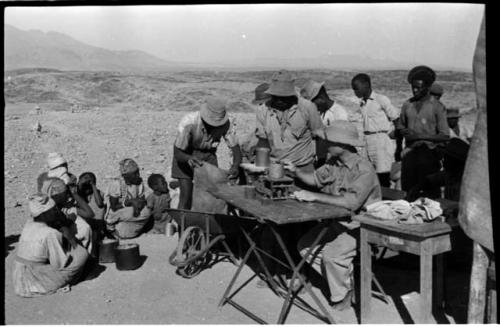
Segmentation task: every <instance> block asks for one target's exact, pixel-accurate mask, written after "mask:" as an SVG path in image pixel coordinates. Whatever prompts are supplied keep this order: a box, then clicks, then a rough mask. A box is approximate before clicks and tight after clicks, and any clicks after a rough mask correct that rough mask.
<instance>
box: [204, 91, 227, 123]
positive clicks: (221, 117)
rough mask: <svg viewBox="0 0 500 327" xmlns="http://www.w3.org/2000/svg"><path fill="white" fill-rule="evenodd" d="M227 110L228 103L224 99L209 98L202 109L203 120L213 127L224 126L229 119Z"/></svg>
mask: <svg viewBox="0 0 500 327" xmlns="http://www.w3.org/2000/svg"><path fill="white" fill-rule="evenodd" d="M226 108H227V101H226V100H224V99H223V98H221V97H216V96H211V97H208V98H207V99H206V101H205V103H204V104H202V105H201V108H200V115H201V119H203V120H204V121H205V122H206V123H207V124H209V125H211V126H222V125H224V124H225V123H226V122H227V121H228V119H229V117H228V115H227V111H226Z"/></svg>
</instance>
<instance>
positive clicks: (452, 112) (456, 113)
mask: <svg viewBox="0 0 500 327" xmlns="http://www.w3.org/2000/svg"><path fill="white" fill-rule="evenodd" d="M446 118H460V110H458V108H448V109H446Z"/></svg>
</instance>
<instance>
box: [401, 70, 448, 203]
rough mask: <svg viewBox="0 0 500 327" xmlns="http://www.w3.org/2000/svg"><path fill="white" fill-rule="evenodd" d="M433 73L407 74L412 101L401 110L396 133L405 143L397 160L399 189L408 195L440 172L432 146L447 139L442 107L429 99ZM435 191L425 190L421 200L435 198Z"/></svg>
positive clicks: (436, 189) (415, 72)
mask: <svg viewBox="0 0 500 327" xmlns="http://www.w3.org/2000/svg"><path fill="white" fill-rule="evenodd" d="M435 79H436V73H435V72H434V71H433V70H432V69H431V68H429V67H427V66H416V67H414V68H413V69H411V70H410V72H409V73H408V83H409V84H410V85H411V89H412V92H413V97H412V98H410V99H409V100H407V101H406V102H405V103H404V104H403V107H402V108H401V115H400V119H399V121H398V125H397V129H398V130H400V132H401V134H402V136H403V137H404V139H405V149H404V150H403V152H402V160H401V188H402V189H403V191H405V192H407V193H408V192H409V191H410V189H411V188H412V187H414V186H415V185H417V184H419V183H421V182H422V181H423V180H424V178H425V176H427V175H429V174H433V173H437V172H439V171H440V170H441V161H440V160H441V155H440V153H439V152H438V150H437V149H436V146H437V145H438V144H440V143H442V142H445V141H447V140H448V139H449V134H450V132H449V128H448V124H447V123H446V114H445V110H444V107H443V105H442V104H441V103H440V102H439V101H438V100H437V99H436V98H434V97H433V96H431V95H430V91H429V89H430V87H431V85H432V83H434V81H435ZM440 194H441V190H440V188H439V187H435V188H432V189H428V190H427V191H426V194H424V195H423V196H426V197H429V198H438V197H439V196H440Z"/></svg>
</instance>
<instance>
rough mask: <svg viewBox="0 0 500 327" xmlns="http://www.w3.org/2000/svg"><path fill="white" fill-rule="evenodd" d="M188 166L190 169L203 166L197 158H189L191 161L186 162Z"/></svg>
mask: <svg viewBox="0 0 500 327" xmlns="http://www.w3.org/2000/svg"><path fill="white" fill-rule="evenodd" d="M188 164H189V166H191V168H199V167H201V166H203V161H202V160H200V159H198V158H195V157H191V159H189V160H188Z"/></svg>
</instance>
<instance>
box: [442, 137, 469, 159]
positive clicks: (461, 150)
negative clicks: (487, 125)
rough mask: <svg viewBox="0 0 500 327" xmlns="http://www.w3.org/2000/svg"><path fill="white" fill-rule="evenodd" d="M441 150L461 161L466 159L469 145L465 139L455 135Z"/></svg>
mask: <svg viewBox="0 0 500 327" xmlns="http://www.w3.org/2000/svg"><path fill="white" fill-rule="evenodd" d="M441 152H443V153H444V154H446V155H449V156H450V157H453V158H455V159H458V160H460V161H465V160H466V159H467V153H468V152H469V145H468V144H467V143H466V142H465V141H464V140H461V139H459V138H456V137H454V138H452V139H450V140H449V141H448V143H447V144H446V146H445V147H444V148H441Z"/></svg>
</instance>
